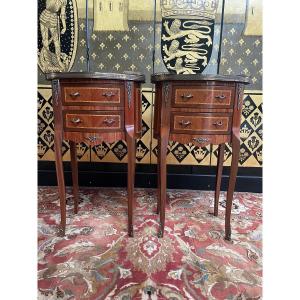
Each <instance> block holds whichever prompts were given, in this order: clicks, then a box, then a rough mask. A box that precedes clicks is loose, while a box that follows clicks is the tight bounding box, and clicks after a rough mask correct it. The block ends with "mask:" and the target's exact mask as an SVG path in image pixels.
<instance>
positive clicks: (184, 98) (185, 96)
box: [181, 94, 194, 100]
mask: <svg viewBox="0 0 300 300" xmlns="http://www.w3.org/2000/svg"><path fill="white" fill-rule="evenodd" d="M193 97H194V96H193V95H192V94H188V95H186V94H183V95H181V98H182V99H183V100H190V99H192V98H193Z"/></svg>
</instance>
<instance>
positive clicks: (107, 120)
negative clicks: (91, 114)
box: [103, 119, 116, 126]
mask: <svg viewBox="0 0 300 300" xmlns="http://www.w3.org/2000/svg"><path fill="white" fill-rule="evenodd" d="M115 122H116V120H115V119H105V120H104V121H103V123H104V124H106V125H107V126H111V125H112V124H114V123H115Z"/></svg>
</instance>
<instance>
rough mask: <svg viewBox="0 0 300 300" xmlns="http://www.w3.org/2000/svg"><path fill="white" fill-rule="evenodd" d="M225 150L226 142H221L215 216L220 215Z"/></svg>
mask: <svg viewBox="0 0 300 300" xmlns="http://www.w3.org/2000/svg"><path fill="white" fill-rule="evenodd" d="M224 150H225V144H220V145H219V149H218V164H217V177H216V190H215V203H214V216H218V212H219V198H220V189H221V181H222V172H223V162H224Z"/></svg>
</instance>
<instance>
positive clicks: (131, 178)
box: [126, 134, 135, 237]
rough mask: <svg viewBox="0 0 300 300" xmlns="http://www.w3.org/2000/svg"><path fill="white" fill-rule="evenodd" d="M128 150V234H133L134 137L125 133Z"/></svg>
mask: <svg viewBox="0 0 300 300" xmlns="http://www.w3.org/2000/svg"><path fill="white" fill-rule="evenodd" d="M126 142H127V150H128V152H127V153H128V173H127V193H128V235H129V236H130V237H132V236H133V190H134V176H135V139H134V138H133V137H132V136H130V135H129V134H126Z"/></svg>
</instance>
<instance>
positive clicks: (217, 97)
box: [215, 94, 226, 101]
mask: <svg viewBox="0 0 300 300" xmlns="http://www.w3.org/2000/svg"><path fill="white" fill-rule="evenodd" d="M215 98H216V99H217V100H219V101H222V100H224V99H225V98H226V96H225V95H223V94H222V95H217V96H215Z"/></svg>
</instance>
